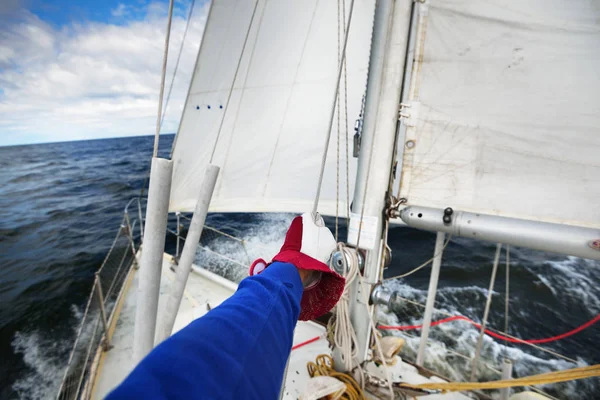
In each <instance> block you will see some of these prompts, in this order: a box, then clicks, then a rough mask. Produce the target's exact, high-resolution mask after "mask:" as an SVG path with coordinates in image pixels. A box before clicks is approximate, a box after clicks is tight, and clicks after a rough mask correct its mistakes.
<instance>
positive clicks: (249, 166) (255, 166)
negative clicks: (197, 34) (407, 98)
mask: <svg viewBox="0 0 600 400" xmlns="http://www.w3.org/2000/svg"><path fill="white" fill-rule="evenodd" d="M349 3H350V2H349V1H347V2H346V7H348V6H349ZM253 5H254V3H253V2H247V1H244V0H215V1H214V2H213V6H212V7H213V9H212V10H211V15H210V21H208V23H207V28H206V32H205V36H204V38H203V44H202V46H201V51H200V54H199V58H198V63H197V66H196V69H195V72H194V76H193V78H192V83H191V87H190V92H189V96H188V101H187V103H186V105H185V109H184V113H183V118H182V121H181V125H180V129H179V132H178V135H177V139H176V144H175V147H174V151H173V161H174V172H173V184H172V191H171V204H170V210H171V211H190V210H193V208H194V205H195V202H196V198H197V194H198V193H197V191H198V189H199V186H198V185H199V180H200V177H201V176H202V173H203V170H204V168H205V167H206V165H207V164H208V161H209V158H210V154H211V153H212V146H213V144H214V143H215V141H216V139H217V136H218V141H217V144H216V148H215V154H214V159H213V163H214V164H216V165H218V166H220V167H221V174H220V177H219V180H218V182H217V185H216V188H215V192H214V195H213V199H212V202H211V209H210V210H211V211H221V212H229V211H231V212H265V211H282V212H283V211H285V212H303V211H307V210H310V209H311V205H312V202H313V200H314V196H315V191H316V190H315V189H316V179H317V178H318V176H319V167H320V165H321V157H322V151H323V140H324V136H325V135H326V134H327V128H328V122H329V112H330V110H331V106H332V105H331V98H332V96H333V94H334V93H335V90H336V85H337V79H336V78H337V70H338V65H339V64H338V51H339V50H338V48H339V46H340V43H339V42H338V29H340V30H342V31H343V29H344V28H343V26H344V25H345V24H344V21H343V20H341V21H340V23H339V25H338V9H337V3H336V2H323V1H317V0H311V1H304V2H297V1H294V0H284V1H281V0H277V1H275V0H259V2H258V6H257V10H256V13H255V17H254V18H251V13H252V7H253ZM354 7H355V11H354V16H353V18H352V25H351V28H350V36H349V39H348V48H347V71H348V75H347V81H348V93H347V97H348V114H347V119H348V125H349V126H350V127H352V126H354V120H356V119H357V118H358V116H359V113H360V107H361V102H362V96H363V94H364V90H365V85H366V77H367V68H368V59H369V47H370V35H371V31H372V23H373V10H374V1H373V0H355V3H354ZM346 14H347V13H346ZM248 27H250V29H249V34H248V38H247V40H246V42H247V43H246V46H243V43H244V40H245V39H246V37H245V33H246V31H248ZM339 40H343V36H342V37H341V39H339ZM342 43H343V42H342ZM242 52H243V54H242ZM240 55H241V58H240ZM238 60H239V61H240V65H239V71H238V73H237V78H236V79H235V82H233V80H234V76H235V71H236V67H237V64H238ZM232 85H233V90H231V87H232ZM342 89H343V88H342ZM230 90H231V98H230V100H229V105H228V107H226V99H227V96H228V94H229V92H230ZM340 95H341V96H342V98H343V97H344V96H345V95H346V94H345V93H344V92H343V90H342V91H341V93H340ZM223 117H224V120H223V126H222V128H221V130H220V132H219V126H220V123H221V118H223ZM344 117H345V114H344V113H343V114H342V118H344ZM336 119H337V116H336ZM341 125H342V126H344V125H345V121H343V120H342V121H341ZM334 129H336V128H335V127H334ZM337 134H338V132H337V131H336V130H334V132H332V137H331V141H330V145H329V152H328V159H327V165H326V169H325V178H324V186H323V191H322V193H321V201H320V207H319V211H320V212H322V213H324V214H335V210H336V198H337V197H339V199H340V201H339V210H341V211H340V214H345V213H344V212H343V210H345V207H346V204H345V198H346V196H345V188H346V185H345V179H348V180H349V182H350V183H351V185H350V186H351V187H350V190H351V191H352V186H353V183H354V176H355V171H356V161H355V159H353V158H351V155H350V157H348V158H347V157H346V154H345V147H342V148H341V151H340V164H341V165H340V175H341V179H343V180H341V181H340V183H339V190H337V181H338V179H337V173H336V163H337V160H336V153H337V152H336V141H337ZM352 134H353V132H348V133H347V135H348V136H349V138H350V139H351V136H352ZM343 135H344V132H342V135H341V137H340V141H341V145H342V146H345V145H344V141H345V137H344V136H343ZM346 162H348V163H349V167H350V174H349V177H347V178H346V177H345V173H344V172H343V171H345V164H346ZM350 193H352V192H350Z"/></svg>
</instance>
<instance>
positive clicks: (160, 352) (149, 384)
mask: <svg viewBox="0 0 600 400" xmlns="http://www.w3.org/2000/svg"><path fill="white" fill-rule="evenodd" d="M302 291H303V287H302V281H301V279H300V275H299V274H298V270H297V269H296V267H294V266H293V265H292V264H288V263H281V262H275V263H273V264H271V265H270V266H269V267H268V268H267V269H266V270H265V271H264V272H262V273H261V274H260V275H257V276H252V277H248V278H246V279H244V280H243V281H242V282H241V283H240V285H239V287H238V290H237V291H236V292H235V294H234V295H233V296H231V297H230V298H229V299H227V300H226V301H224V302H223V303H222V304H221V305H219V306H218V307H215V308H214V309H213V310H211V311H209V312H208V314H206V315H204V316H203V317H201V318H198V319H197V320H195V321H193V322H192V323H190V324H189V325H188V326H186V327H185V328H183V329H182V330H180V331H179V332H177V333H176V334H175V335H173V336H171V337H170V338H169V339H167V340H165V341H164V342H163V343H161V344H160V345H159V346H157V347H156V348H155V349H154V350H152V352H150V354H148V356H146V358H144V359H143V360H142V361H141V362H140V363H139V364H138V366H137V367H136V368H135V369H134V370H133V371H132V372H131V374H130V375H129V376H128V377H127V378H126V379H125V381H124V382H123V383H121V385H120V386H118V387H117V388H116V389H115V390H114V391H113V392H112V393H110V394H109V395H108V397H107V398H108V399H111V400H114V399H130V398H148V399H176V398H186V399H240V398H243V399H276V398H277V397H278V395H279V391H280V389H281V384H282V380H283V373H284V369H285V364H286V362H287V358H288V356H289V354H290V350H291V347H292V341H293V336H294V327H295V326H296V322H297V320H298V316H299V314H300V300H301V299H302Z"/></svg>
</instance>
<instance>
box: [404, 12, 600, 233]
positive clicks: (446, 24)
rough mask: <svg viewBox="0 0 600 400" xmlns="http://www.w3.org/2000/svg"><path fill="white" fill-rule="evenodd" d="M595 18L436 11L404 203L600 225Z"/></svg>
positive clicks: (418, 78) (407, 150)
mask: <svg viewBox="0 0 600 400" xmlns="http://www.w3.org/2000/svg"><path fill="white" fill-rule="evenodd" d="M599 20H600V8H599V7H598V4H597V3H596V2H593V1H584V0H576V1H563V0H531V1H508V0H486V1H471V0H469V1H467V0H445V1H431V2H429V7H428V10H427V11H426V12H425V13H422V16H421V22H422V24H421V26H420V28H419V32H420V35H419V37H418V38H417V43H420V44H421V46H419V45H417V49H416V58H417V59H416V61H415V63H414V65H413V76H412V78H413V79H412V85H411V100H412V102H411V107H410V108H405V109H404V110H403V113H404V114H410V117H409V118H407V119H406V123H407V125H409V126H411V125H412V127H409V128H408V129H407V137H406V141H405V143H404V162H403V176H402V185H401V189H400V196H402V197H405V198H406V199H407V200H408V203H409V204H413V205H419V206H430V207H436V208H443V207H453V208H455V209H459V210H466V211H471V212H480V213H485V214H493V215H502V216H510V217H516V218H523V219H529V220H540V221H547V222H556V223H562V224H569V225H576V226H582V227H596V228H597V227H600V207H598V206H597V205H598V201H599V199H600V72H599V71H600V24H599V22H598V21H599Z"/></svg>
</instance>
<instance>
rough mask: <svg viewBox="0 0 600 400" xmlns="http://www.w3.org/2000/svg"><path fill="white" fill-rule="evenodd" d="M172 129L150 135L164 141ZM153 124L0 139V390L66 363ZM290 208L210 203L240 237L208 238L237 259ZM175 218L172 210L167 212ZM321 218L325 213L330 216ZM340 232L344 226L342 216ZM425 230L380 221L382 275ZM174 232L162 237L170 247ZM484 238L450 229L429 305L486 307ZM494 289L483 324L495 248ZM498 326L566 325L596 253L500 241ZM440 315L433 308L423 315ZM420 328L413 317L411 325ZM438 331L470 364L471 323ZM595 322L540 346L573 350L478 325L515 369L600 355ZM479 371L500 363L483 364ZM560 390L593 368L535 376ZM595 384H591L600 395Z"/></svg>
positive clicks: (578, 314)
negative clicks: (135, 130)
mask: <svg viewBox="0 0 600 400" xmlns="http://www.w3.org/2000/svg"><path fill="white" fill-rule="evenodd" d="M172 140H173V136H169V135H165V136H162V137H161V153H162V155H163V156H166V155H168V151H169V149H170V146H171V143H172ZM152 143H153V138H152V137H136V138H119V139H106V140H95V141H84V142H69V143H55V144H42V145H30V146H15V147H3V148H0V249H1V251H0V399H12V398H27V399H45V398H53V397H54V396H55V394H56V390H57V388H58V384H59V382H60V378H61V377H62V373H63V371H64V366H65V363H66V359H67V357H68V352H69V350H70V345H71V342H72V340H73V337H74V334H75V330H76V328H77V324H78V321H79V320H80V318H81V312H82V310H83V307H84V303H85V301H86V299H87V296H88V294H89V290H90V287H91V284H92V281H93V276H94V275H93V274H94V272H95V271H96V270H97V268H98V267H99V266H100V263H101V262H102V259H103V257H104V255H105V254H106V252H107V250H108V249H109V247H110V244H111V242H112V240H113V238H114V235H115V233H116V230H117V229H118V226H119V223H120V221H121V217H122V212H123V207H124V206H125V204H126V202H127V201H128V200H129V199H130V198H131V197H134V196H137V195H138V194H139V192H140V188H141V187H142V185H143V183H144V180H145V177H146V174H147V171H148V168H149V160H150V156H151V152H152ZM292 217H293V216H292V215H289V214H213V215H210V216H209V218H208V224H209V225H211V226H214V227H217V228H220V229H222V230H224V231H226V232H228V233H230V234H234V235H236V236H239V237H242V238H244V239H246V241H247V243H248V245H247V248H246V249H243V250H240V248H239V246H237V247H236V246H235V245H232V243H231V241H230V240H229V241H228V240H227V239H226V238H222V237H221V238H220V237H218V236H215V237H214V238H213V239H211V240H209V241H208V242H206V243H205V245H206V246H207V247H209V248H212V249H214V250H217V251H223V252H227V254H228V255H229V256H231V257H233V258H236V259H238V260H239V261H240V262H241V263H242V264H244V263H246V262H247V261H249V260H251V259H253V258H255V257H259V256H261V257H269V256H271V255H273V254H274V253H275V252H276V251H277V249H278V247H279V246H280V245H281V242H282V239H283V235H284V234H285V231H286V229H287V226H288V224H289V222H290V221H291V218H292ZM171 222H172V221H171ZM327 222H328V224H329V225H330V226H332V225H333V224H334V223H335V222H334V219H332V218H330V219H328V220H327ZM340 236H341V237H342V238H343V237H345V225H344V224H343V222H342V225H341V227H340ZM433 242H434V235H433V234H431V233H427V232H419V231H416V230H413V229H410V228H405V227H395V228H392V229H391V230H390V234H389V244H390V247H391V248H392V250H393V260H392V264H391V265H390V267H389V268H388V269H387V270H386V276H394V275H397V274H400V273H402V272H406V271H409V270H411V269H412V268H414V267H415V266H417V265H419V264H421V263H422V262H423V261H425V260H427V259H429V258H430V257H431V255H432V252H433ZM174 246H175V241H174V239H173V238H172V237H170V236H169V237H168V241H167V249H168V250H170V251H173V250H174ZM494 251H495V245H493V244H490V243H482V242H475V241H472V240H469V239H463V238H454V239H453V240H452V241H451V242H450V244H449V245H448V247H447V249H446V251H445V255H444V262H443V264H442V271H441V275H440V283H439V293H438V297H437V301H436V307H437V308H439V309H441V310H444V311H446V312H449V313H452V314H461V315H465V316H467V317H469V318H472V319H474V320H476V321H480V320H481V317H482V315H483V307H484V304H485V298H486V296H487V288H488V285H489V279H490V273H491V267H492V260H493V256H494ZM197 258H198V263H200V264H202V265H203V266H206V267H207V268H209V269H211V270H213V271H216V272H218V273H220V274H221V275H223V276H226V277H228V278H230V279H234V280H240V279H242V278H243V277H244V276H245V273H246V269H245V268H244V267H241V266H239V265H235V264H233V265H232V264H231V263H223V262H222V260H218V259H214V258H211V257H210V254H209V253H207V252H206V251H203V250H199V251H198V254H197ZM501 262H502V264H501V267H500V268H499V271H498V277H497V280H496V285H495V287H494V290H493V296H492V298H493V302H492V309H491V314H490V318H489V326H490V327H492V328H495V329H499V330H503V327H504V285H505V277H504V276H505V275H504V266H503V260H502V261H501ZM510 268H511V278H510V289H511V290H510V292H511V296H510V313H509V325H510V327H509V332H510V334H511V335H514V336H518V337H520V338H524V339H532V338H543V337H548V336H553V335H557V334H560V333H563V332H565V331H568V330H570V329H573V328H574V327H576V326H579V325H581V324H582V323H584V322H586V321H588V320H590V319H591V318H593V317H595V316H596V315H597V314H598V313H600V288H599V287H598V284H597V282H599V281H600V264H599V263H597V262H592V261H588V260H582V259H578V258H575V257H565V256H558V255H551V254H545V253H540V252H535V251H530V250H526V249H520V248H514V249H512V251H511V264H510ZM428 280H429V269H428V268H425V269H423V270H421V271H419V272H417V273H415V274H414V275H411V276H410V277H408V278H406V279H403V280H391V281H388V282H386V285H387V286H389V287H390V288H392V289H394V290H397V291H399V293H400V294H401V296H403V297H406V298H410V299H412V300H414V301H417V302H420V303H424V301H425V297H426V293H427V285H428ZM378 318H379V319H380V320H381V321H382V322H384V323H387V324H416V323H420V320H421V309H419V308H418V307H416V306H412V305H410V304H406V306H405V307H402V308H399V309H397V310H395V311H394V312H392V311H391V310H386V309H382V310H380V312H379V315H378ZM441 318H444V316H443V315H434V319H441ZM409 333H410V334H412V335H418V331H412V332H409ZM431 337H432V338H433V339H434V340H435V341H434V344H432V345H431V347H430V350H429V352H428V358H427V359H426V364H427V365H428V366H431V367H433V368H435V369H436V370H439V371H441V372H443V373H445V374H446V375H447V376H449V377H452V378H455V379H466V378H468V375H469V367H468V365H467V363H466V362H465V361H464V360H462V359H461V358H460V357H457V356H455V355H452V354H448V353H447V352H446V349H452V350H454V351H457V352H461V353H464V354H472V351H473V346H474V344H475V342H476V340H477V330H476V329H475V328H473V327H471V326H469V325H465V323H464V322H452V323H450V324H446V325H441V326H438V327H435V328H432V330H431ZM599 342H600V325H598V326H592V327H590V328H589V329H587V330H585V331H583V332H580V333H578V334H577V335H575V336H573V337H571V338H568V339H565V340H562V341H559V342H555V343H552V344H550V345H548V346H547V347H548V348H550V349H552V350H554V351H557V352H559V353H562V354H564V355H567V356H568V357H570V358H572V359H575V360H576V361H577V362H576V363H571V362H567V361H564V360H561V359H559V358H557V357H555V356H552V355H550V354H547V353H544V352H541V351H539V350H535V349H532V348H530V347H529V346H524V345H510V346H507V347H506V346H504V344H503V343H502V342H499V341H494V340H491V339H489V338H486V340H485V342H484V349H483V359H484V362H485V363H489V364H493V365H494V366H495V367H496V368H499V367H498V366H499V365H501V360H502V358H503V357H504V356H505V355H506V356H508V357H509V358H511V359H512V360H514V363H515V364H514V371H515V374H516V375H518V376H523V375H527V374H533V373H540V372H547V371H550V370H556V369H564V368H570V367H574V366H576V365H585V364H590V365H591V364H596V363H598V362H600V349H598V346H597V343H599ZM417 346H418V339H412V338H408V342H407V347H406V348H405V350H404V351H403V355H404V356H405V357H407V358H409V359H410V358H411V357H413V356H414V352H415V351H416V347H417ZM480 371H481V373H480V374H481V376H482V377H485V378H489V379H496V378H498V376H497V375H496V374H495V373H494V372H492V371H491V370H489V369H488V368H485V367H482V368H481V369H480ZM543 389H544V390H546V391H548V392H549V393H551V394H553V395H554V396H557V397H559V398H564V399H566V398H577V399H595V398H598V397H600V394H599V393H600V382H599V381H598V379H590V380H585V381H579V382H575V383H567V384H559V385H552V386H548V387H545V388H543ZM597 394H599V395H597Z"/></svg>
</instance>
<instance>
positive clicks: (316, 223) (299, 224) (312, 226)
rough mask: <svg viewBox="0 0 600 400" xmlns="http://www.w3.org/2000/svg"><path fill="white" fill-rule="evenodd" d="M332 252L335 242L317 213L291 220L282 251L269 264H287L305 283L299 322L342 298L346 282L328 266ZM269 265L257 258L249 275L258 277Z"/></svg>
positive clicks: (320, 312)
mask: <svg viewBox="0 0 600 400" xmlns="http://www.w3.org/2000/svg"><path fill="white" fill-rule="evenodd" d="M335 249H336V242H335V239H334V237H333V234H332V233H331V231H330V230H329V228H327V227H326V226H325V222H324V221H323V218H322V217H321V216H320V215H319V214H318V213H314V214H313V213H304V214H302V216H299V217H296V218H294V220H293V221H292V224H291V225H290V228H289V229H288V232H287V234H286V236H285V242H284V243H283V246H282V247H281V250H280V251H279V253H278V254H277V255H276V256H275V257H273V261H272V262H274V261H280V262H286V263H290V264H293V265H294V266H295V267H296V268H298V271H299V273H300V275H301V277H302V281H303V284H304V293H303V294H302V301H301V302H300V317H299V319H300V320H302V321H306V320H311V319H315V318H317V317H320V316H321V315H323V314H325V313H326V312H328V311H329V310H331V309H332V308H333V307H334V306H335V304H336V303H337V302H338V300H339V299H340V297H341V296H342V292H343V291H344V284H345V280H344V278H343V277H342V276H340V275H339V274H338V273H336V272H335V271H332V270H331V269H330V268H329V265H328V262H329V258H330V257H331V254H332V253H333V252H334V251H335ZM268 266H269V264H268V263H267V262H266V261H264V260H263V259H258V260H256V261H254V263H252V266H251V267H250V272H249V274H250V275H251V276H252V275H256V274H259V273H261V272H262V271H263V270H264V269H265V268H267V267H268Z"/></svg>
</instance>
